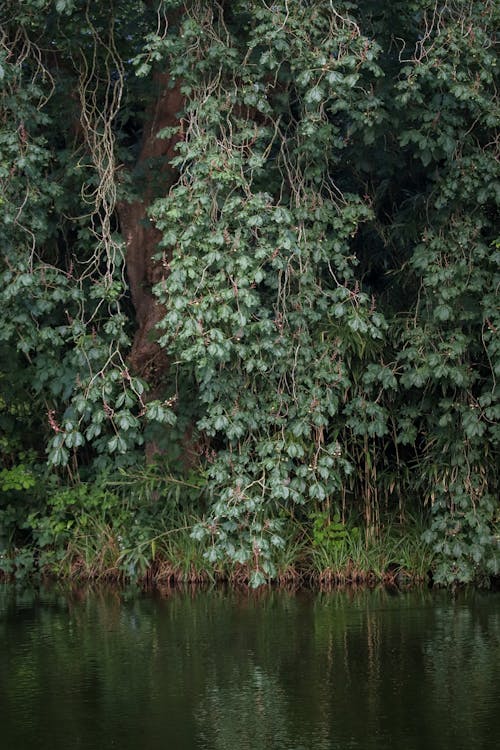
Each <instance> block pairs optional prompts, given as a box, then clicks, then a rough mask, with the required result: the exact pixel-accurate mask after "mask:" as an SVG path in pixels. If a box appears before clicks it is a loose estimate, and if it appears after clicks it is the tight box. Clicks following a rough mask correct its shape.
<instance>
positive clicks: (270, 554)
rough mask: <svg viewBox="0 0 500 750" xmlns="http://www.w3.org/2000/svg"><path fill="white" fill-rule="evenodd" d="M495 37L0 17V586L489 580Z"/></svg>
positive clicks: (386, 9)
mask: <svg viewBox="0 0 500 750" xmlns="http://www.w3.org/2000/svg"><path fill="white" fill-rule="evenodd" d="M498 28H500V6H499V4H498V3H496V2H494V1H493V0H483V1H482V2H463V1H461V0H448V1H447V2H439V1H437V0H432V1H429V0H405V1H404V2H399V1H398V0H395V1H394V2H390V3H383V2H378V1H376V0H362V1H360V2H343V1H341V0H339V2H334V1H333V0H316V1H315V2H308V1H307V0H297V1H292V0H288V2H273V3H271V2H264V0H245V2H242V1H240V0H233V1H232V2H227V1H224V0H220V2H215V1H213V0H207V1H205V2H202V1H201V0H192V1H189V2H180V1H179V0H162V1H160V2H153V1H149V2H141V1H140V0H122V1H121V2H119V3H118V2H113V0H111V1H110V2H106V3H101V2H91V1H90V0H88V1H82V0H56V1H55V2H50V1H48V0H16V1H15V2H14V1H13V0H3V2H2V3H1V16H0V87H1V99H0V184H1V192H0V210H1V215H2V222H1V226H0V232H1V243H0V278H1V283H0V318H1V323H0V429H1V435H0V451H1V465H2V468H1V470H0V571H3V573H4V574H5V575H16V576H18V577H23V576H26V575H32V574H33V573H36V572H37V571H38V572H41V573H46V574H52V575H62V576H65V575H69V576H80V577H99V576H100V577H106V576H107V577H110V576H115V577H121V578H129V579H136V580H137V579H144V577H146V578H147V577H149V578H150V579H156V580H158V581H161V580H169V581H172V580H203V579H216V578H232V579H233V580H237V581H242V582H250V583H251V584H252V585H259V584H261V583H263V582H265V581H266V580H270V579H275V580H281V581H293V580H298V579H301V580H303V579H304V578H316V579H319V580H321V581H324V582H328V581H330V582H332V581H340V580H360V579H364V580H375V579H381V578H382V579H383V578H388V577H389V578H391V579H393V580H394V579H397V580H401V578H402V577H403V578H413V579H414V578H425V576H426V575H427V574H428V573H429V571H430V572H431V574H432V576H433V578H434V580H435V581H436V582H438V583H443V584H454V583H456V582H469V581H474V582H476V583H488V582H489V581H490V580H491V578H492V577H495V576H498V575H499V568H500V562H499V557H500V555H499V540H500V536H499V526H498V524H499V519H500V515H499V503H498V465H499V464H498V440H499V428H498V417H499V414H500V404H499V388H498V383H497V378H498V377H499V375H500V344H499V338H498V331H499V327H500V312H499V306H498V297H497V291H498V284H499V261H500V240H499V236H498V228H497V227H498V225H497V224H496V218H497V215H498V213H497V207H498V202H499V198H500V182H499V170H498V159H499V151H498V142H499V141H498V123H499V101H498V90H497V86H498V72H497V71H498V62H497V54H496V44H497V41H498Z"/></svg>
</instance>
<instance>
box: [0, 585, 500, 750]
mask: <svg viewBox="0 0 500 750" xmlns="http://www.w3.org/2000/svg"><path fill="white" fill-rule="evenodd" d="M499 706H500V595H499V594H488V593H481V592H470V593H463V592H461V593H459V594H458V595H456V596H452V595H451V594H449V593H447V592H430V591H427V590H425V591H420V592H412V593H398V592H392V593H390V592H387V591H385V590H376V591H368V590H362V591H354V590H348V591H340V592H333V593H328V594H312V593H301V594H287V593H281V592H280V593H277V592H261V593H257V594H255V593H241V594H234V593H232V594H231V593H227V592H223V591H212V592H198V593H188V592H184V593H179V592H176V593H172V594H170V595H163V596H162V595H159V594H156V595H140V594H137V593H134V594H130V593H127V592H120V591H116V590H115V591H110V590H100V591H93V592H84V591H78V590H77V591H73V592H70V591H61V590H57V589H51V590H39V591H21V590H18V589H16V588H14V587H9V586H4V587H0V720H1V739H0V747H1V748H2V749H5V750H32V749H33V750H70V749H71V748H74V749H75V750H80V749H81V750H100V749H101V748H102V749H103V750H104V749H105V748H106V749H107V748H120V750H160V748H161V749H162V750H167V749H169V750H170V749H171V750H212V749H213V750H223V749H224V750H226V749H227V750H257V749H258V750H267V749H269V750H337V749H338V750H344V749H350V748H360V749H362V750H365V749H366V750H369V749H370V748H377V749H378V748H380V749H382V748H383V749H384V750H391V749H392V748H394V749H395V750H396V749H397V750H413V749H417V748H419V749H420V748H422V749H425V750H433V749H434V748H435V749H436V750H447V748H450V750H451V748H453V750H460V749H461V748H463V749H464V750H476V749H477V750H488V749H489V748H497V747H498V742H499V740H498V737H497V727H498V718H497V717H498V711H499Z"/></svg>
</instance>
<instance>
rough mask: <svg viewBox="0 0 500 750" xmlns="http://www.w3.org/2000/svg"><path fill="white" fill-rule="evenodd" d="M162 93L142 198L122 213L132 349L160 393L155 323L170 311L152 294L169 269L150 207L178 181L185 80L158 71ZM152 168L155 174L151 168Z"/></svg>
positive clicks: (134, 364)
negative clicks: (164, 133)
mask: <svg viewBox="0 0 500 750" xmlns="http://www.w3.org/2000/svg"><path fill="white" fill-rule="evenodd" d="M155 82H156V84H157V87H158V95H157V98H156V101H155V103H154V105H153V106H152V107H151V109H150V112H149V117H148V121H147V123H146V126H145V128H144V136H143V142H142V148H141V152H140V154H139V158H138V161H137V164H136V169H137V170H143V171H144V173H145V189H144V193H143V195H142V196H141V199H140V200H136V201H133V202H131V203H121V204H120V205H119V206H118V216H119V221H120V225H121V230H122V234H123V236H124V238H125V242H126V267H127V274H128V280H129V285H130V293H131V296H132V303H133V306H134V309H135V314H136V320H137V331H136V334H135V337H134V341H133V345H132V349H131V352H130V355H129V363H130V367H131V370H133V372H134V373H135V374H137V375H140V376H141V377H142V378H144V379H145V380H146V382H147V383H148V384H149V385H150V387H151V389H152V394H154V397H156V396H157V395H158V391H159V389H160V386H161V381H162V377H163V375H164V374H165V371H166V369H167V364H168V363H167V357H166V355H165V352H164V351H163V350H162V349H161V348H160V347H159V346H158V344H157V342H156V333H155V328H156V325H157V324H158V323H159V321H160V320H161V318H162V317H163V315H164V310H163V308H162V306H161V305H159V304H158V302H157V300H156V299H155V297H154V296H153V294H152V286H153V285H154V284H155V283H157V282H158V281H160V279H161V278H162V276H164V273H165V269H164V268H163V267H162V266H161V264H160V263H158V261H155V260H154V259H153V255H154V254H155V253H156V252H157V248H158V242H159V240H160V239H161V235H160V233H159V232H158V230H156V229H155V228H154V227H153V226H152V225H151V223H150V222H149V219H148V217H147V211H148V208H149V205H150V204H151V202H152V200H154V198H155V197H156V195H155V192H156V190H157V189H158V188H160V189H161V194H163V195H165V194H166V193H167V192H168V190H169V188H170V187H171V186H172V184H173V182H174V181H175V178H176V175H175V171H174V170H173V169H172V167H170V166H169V164H168V162H169V160H170V159H171V158H172V157H173V156H174V153H175V150H174V149H175V145H176V143H177V142H178V141H179V139H180V137H181V130H180V128H181V125H180V121H179V112H180V110H181V109H182V106H183V96H182V94H181V93H180V85H179V84H178V83H176V84H175V85H174V86H173V87H170V86H169V75H168V73H158V74H157V75H156V76H155ZM173 126H178V127H179V130H178V133H177V134H175V135H174V136H172V137H170V138H158V137H157V135H158V133H159V132H160V131H161V130H162V129H163V128H166V127H173ZM148 172H151V180H148V176H147V173H148Z"/></svg>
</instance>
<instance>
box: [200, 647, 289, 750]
mask: <svg viewBox="0 0 500 750" xmlns="http://www.w3.org/2000/svg"><path fill="white" fill-rule="evenodd" d="M195 716H196V722H197V724H198V726H199V739H200V746H201V747H203V748H211V749H212V748H213V750H226V748H227V750H234V748H236V747H237V748H238V750H254V748H255V750H257V749H258V750H262V749H263V748H269V749H271V748H276V750H278V749H279V750H281V748H283V749H285V748H286V750H299V748H300V746H299V745H292V743H291V741H290V739H289V736H288V731H287V723H288V721H287V705H286V697H285V694H284V691H283V688H282V687H281V686H280V685H279V682H278V679H277V678H276V677H275V676H274V675H270V674H268V673H267V672H266V671H265V670H263V669H261V668H260V667H258V666H256V665H254V664H252V663H251V661H249V663H248V667H245V668H244V669H242V668H238V667H236V668H235V669H234V670H233V673H232V676H231V679H230V680H229V681H228V682H227V683H226V684H224V685H221V684H218V682H217V676H216V675H215V674H214V673H213V674H212V675H210V676H209V677H208V676H207V686H206V690H205V696H204V698H203V699H202V701H201V704H200V706H199V707H198V709H197V711H196V714H195Z"/></svg>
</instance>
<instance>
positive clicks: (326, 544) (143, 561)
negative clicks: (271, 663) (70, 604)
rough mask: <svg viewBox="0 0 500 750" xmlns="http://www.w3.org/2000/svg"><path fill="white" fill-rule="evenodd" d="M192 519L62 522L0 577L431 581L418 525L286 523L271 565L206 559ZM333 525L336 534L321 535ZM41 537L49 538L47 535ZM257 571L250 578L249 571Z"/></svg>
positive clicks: (152, 581) (15, 555)
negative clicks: (163, 525)
mask: <svg viewBox="0 0 500 750" xmlns="http://www.w3.org/2000/svg"><path fill="white" fill-rule="evenodd" d="M197 520H198V519H192V518H191V519H185V522H184V524H183V525H182V526H179V527H177V528H173V529H161V530H152V529H148V528H144V529H142V530H139V531H137V525H135V529H136V536H137V537H139V538H137V539H136V541H135V543H134V544H131V543H130V529H126V528H123V529H120V528H119V527H118V528H117V527H116V526H113V525H110V524H109V523H97V522H96V521H95V519H94V520H93V522H92V523H90V521H89V520H88V519H87V520H86V522H85V523H84V524H83V527H82V524H81V523H80V525H79V527H74V526H73V525H72V526H70V528H65V529H64V530H62V529H61V530H60V532H59V534H58V535H55V536H54V537H53V539H52V540H50V543H45V544H40V543H38V544H34V543H31V544H26V545H24V546H19V547H15V548H12V549H11V550H10V553H9V554H5V553H4V554H2V555H0V578H3V579H12V580H23V579H29V578H33V577H42V578H50V579H57V580H62V581H68V582H69V581H71V582H92V581H108V582H116V583H127V582H134V583H137V584H139V585H144V586H151V585H153V586H165V585H179V584H194V585H202V584H216V583H226V584H229V585H233V586H238V587H241V586H252V587H255V585H256V582H257V583H258V584H264V583H270V584H272V585H275V586H291V585H292V586H308V587H311V586H312V587H324V586H334V585H342V584H367V585H375V584H379V583H383V584H387V585H401V584H404V585H416V584H422V583H425V582H428V581H431V580H432V575H433V567H434V556H433V553H432V550H431V549H430V548H429V547H428V545H427V544H425V542H424V541H423V540H422V531H421V529H420V528H419V527H418V526H417V525H415V524H414V525H412V526H406V527H402V526H400V525H392V526H390V527H387V528H385V529H380V530H378V532H375V531H374V530H372V531H371V532H370V533H368V531H367V530H366V529H360V528H359V527H355V526H354V527H352V526H351V527H348V526H347V525H345V526H343V529H344V532H343V533H341V531H342V529H341V528H340V526H341V524H340V523H335V524H333V523H332V524H330V525H328V524H327V525H325V533H324V534H323V535H321V534H320V533H319V532H318V530H317V529H316V533H314V529H313V531H312V532H308V531H307V530H306V529H305V528H304V527H303V526H297V527H296V528H295V529H292V528H290V529H289V531H288V534H287V536H286V537H285V543H284V546H283V547H282V548H280V549H278V550H276V551H275V554H274V559H273V562H272V566H270V565H269V564H266V565H265V567H261V566H260V561H259V559H258V557H257V556H254V558H253V559H251V560H247V561H244V562H232V561H230V560H212V561H211V560H210V545H209V544H208V543H207V542H205V543H200V541H198V540H196V539H193V537H192V530H193V528H194V527H195V525H196V522H197ZM330 526H335V530H336V533H335V534H333V533H330V534H329V533H328V529H329V528H330ZM40 541H45V542H49V539H48V538H42V539H41V540H40ZM256 573H257V576H256Z"/></svg>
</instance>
